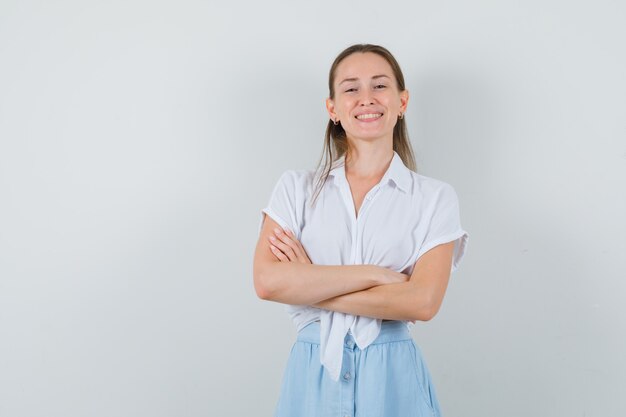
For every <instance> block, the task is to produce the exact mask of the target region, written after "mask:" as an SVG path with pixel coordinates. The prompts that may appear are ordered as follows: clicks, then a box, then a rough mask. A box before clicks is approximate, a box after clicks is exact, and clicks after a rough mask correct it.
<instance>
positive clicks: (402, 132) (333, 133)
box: [311, 44, 417, 204]
mask: <svg viewBox="0 0 626 417" xmlns="http://www.w3.org/2000/svg"><path fill="white" fill-rule="evenodd" d="M366 52H372V53H375V54H377V55H380V56H381V57H383V58H384V59H385V60H386V61H387V62H388V63H389V65H390V66H391V69H392V70H393V74H394V76H395V79H396V83H397V87H398V90H399V91H404V90H406V87H405V84H404V75H402V70H401V69H400V65H399V64H398V61H396V59H395V58H394V56H393V55H391V52H389V51H388V50H387V49H386V48H384V47H382V46H379V45H372V44H356V45H352V46H349V47H348V48H346V49H344V50H343V51H342V52H341V53H340V54H339V55H337V57H336V58H335V61H334V62H333V64H332V65H331V67H330V72H329V74H328V92H329V97H330V98H331V99H334V98H335V75H336V74H335V73H336V72H337V67H338V66H339V64H340V63H341V61H343V60H344V59H345V58H347V57H348V56H350V55H352V54H354V53H366ZM393 150H394V151H396V152H397V153H398V155H399V156H400V158H402V162H404V165H406V167H407V168H409V169H410V170H411V171H416V170H417V167H416V164H415V156H414V155H413V148H412V146H411V141H410V140H409V134H408V131H407V128H406V117H403V118H402V119H398V121H397V123H396V125H395V126H394V128H393ZM347 151H348V139H347V137H346V132H345V130H344V129H343V127H342V126H341V123H339V124H338V125H335V124H334V123H333V121H332V120H329V121H328V125H327V126H326V134H325V135H324V149H323V151H322V156H321V158H320V161H319V162H318V165H317V168H316V174H317V175H315V178H317V181H316V184H315V192H314V196H313V202H312V203H311V204H313V203H314V202H315V200H316V198H317V196H318V195H319V193H320V192H321V190H322V187H323V186H324V183H325V182H326V180H327V179H328V175H329V173H330V171H331V169H332V165H333V163H334V162H335V161H337V160H338V159H340V158H341V157H342V156H343V155H345V153H346V152H347Z"/></svg>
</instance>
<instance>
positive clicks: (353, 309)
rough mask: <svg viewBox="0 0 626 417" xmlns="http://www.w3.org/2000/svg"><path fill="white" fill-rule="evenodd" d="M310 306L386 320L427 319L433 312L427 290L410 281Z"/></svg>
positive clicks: (337, 297) (366, 290)
mask: <svg viewBox="0 0 626 417" xmlns="http://www.w3.org/2000/svg"><path fill="white" fill-rule="evenodd" d="M313 307H319V308H323V309H326V310H333V311H340V312H342V313H348V314H354V315H359V316H367V317H373V318H379V319H387V320H410V321H415V320H430V319H431V318H432V317H433V316H434V314H435V311H433V303H432V300H431V298H430V297H429V296H428V291H424V289H420V287H419V286H418V285H417V284H416V283H414V282H410V281H407V282H403V283H396V284H386V285H377V286H374V287H370V288H368V289H365V290H361V291H355V292H352V293H349V294H344V295H339V296H336V297H333V298H330V299H327V300H323V301H320V302H318V303H315V304H313Z"/></svg>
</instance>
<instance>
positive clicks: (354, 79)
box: [339, 74, 391, 85]
mask: <svg viewBox="0 0 626 417" xmlns="http://www.w3.org/2000/svg"><path fill="white" fill-rule="evenodd" d="M383 77H384V78H389V79H391V78H390V77H389V76H388V75H385V74H380V75H374V76H373V77H372V80H376V79H378V78H383ZM350 81H358V78H346V79H345V80H343V81H341V82H340V83H339V85H341V84H343V83H347V82H350Z"/></svg>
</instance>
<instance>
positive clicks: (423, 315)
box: [411, 298, 441, 321]
mask: <svg viewBox="0 0 626 417" xmlns="http://www.w3.org/2000/svg"><path fill="white" fill-rule="evenodd" d="M415 305H417V307H418V308H417V309H416V308H414V309H413V311H412V317H411V320H419V321H430V320H432V319H433V318H434V317H435V316H436V315H437V313H438V312H439V307H440V306H441V303H438V302H436V300H434V299H432V298H422V299H420V300H419V302H418V303H415Z"/></svg>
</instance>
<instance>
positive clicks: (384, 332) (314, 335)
mask: <svg viewBox="0 0 626 417" xmlns="http://www.w3.org/2000/svg"><path fill="white" fill-rule="evenodd" d="M344 339H345V341H346V342H348V341H353V342H354V341H355V340H354V336H353V335H352V332H351V331H349V330H348V333H347V334H346V336H345V338H344ZM411 339H412V337H411V333H410V332H409V329H408V328H407V326H406V323H405V322H403V321H397V320H392V321H383V322H381V326H380V333H379V334H378V337H376V339H375V340H374V341H373V342H372V343H371V344H372V345H375V344H378V343H388V342H398V341H402V340H411ZM296 340H298V341H300V342H308V343H316V344H319V343H320V322H319V321H314V322H311V323H309V324H307V325H306V326H305V327H304V328H303V329H302V330H300V331H299V332H298V336H297V338H296Z"/></svg>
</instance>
